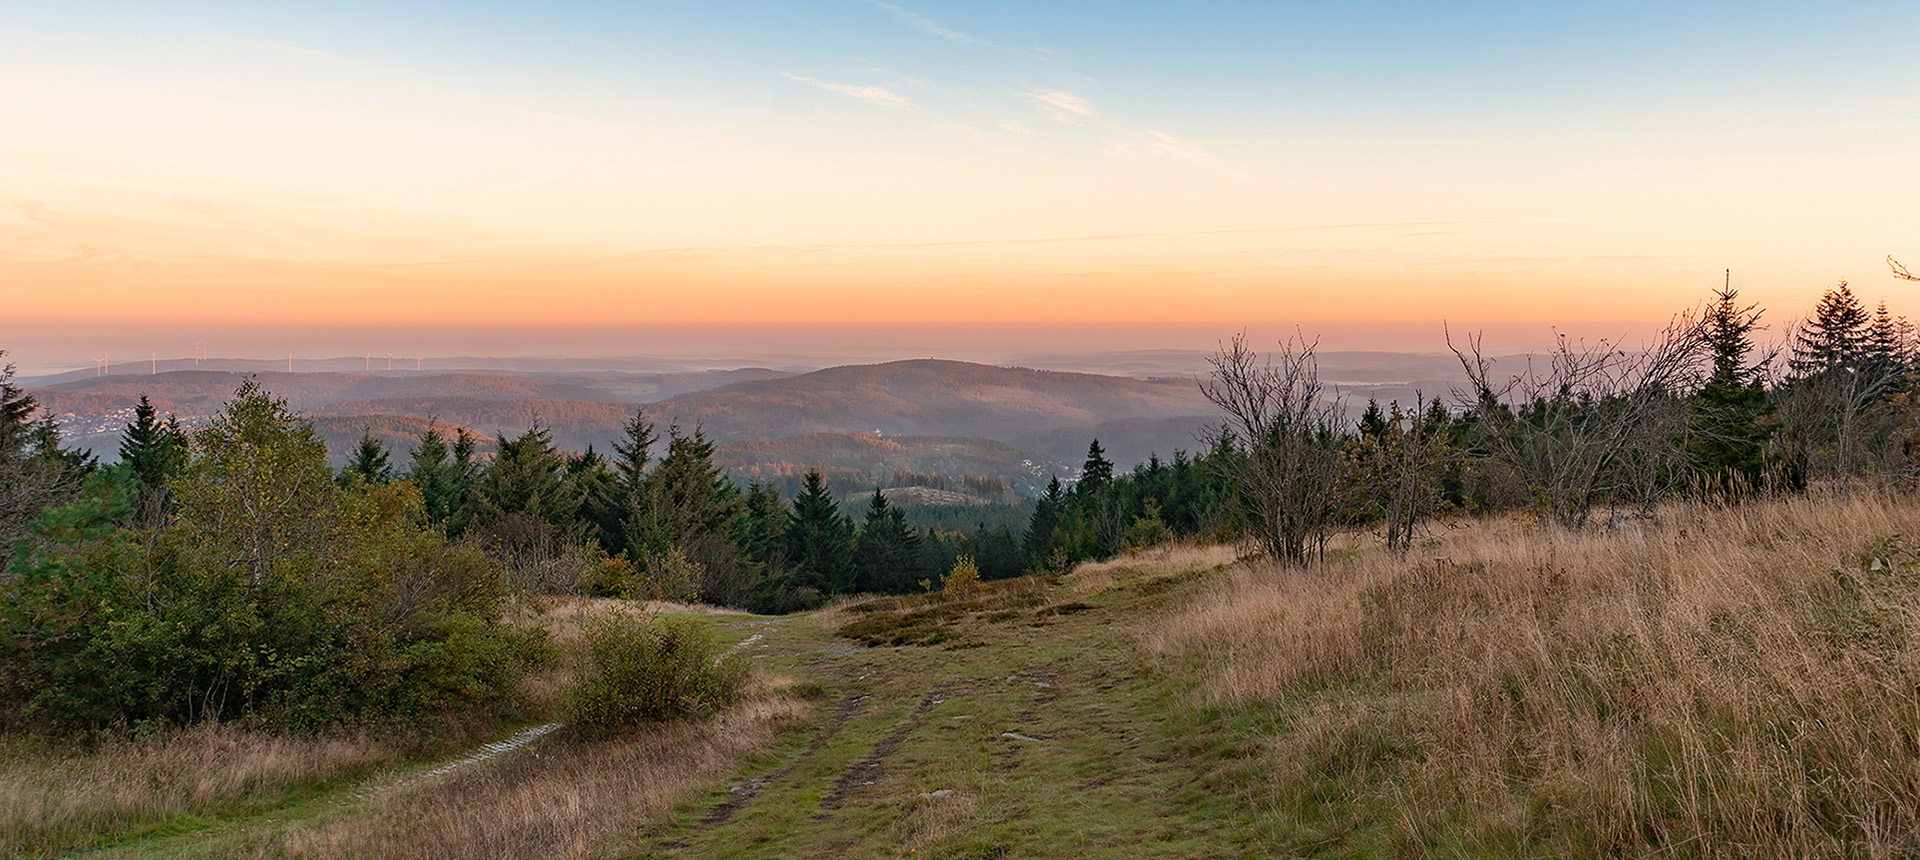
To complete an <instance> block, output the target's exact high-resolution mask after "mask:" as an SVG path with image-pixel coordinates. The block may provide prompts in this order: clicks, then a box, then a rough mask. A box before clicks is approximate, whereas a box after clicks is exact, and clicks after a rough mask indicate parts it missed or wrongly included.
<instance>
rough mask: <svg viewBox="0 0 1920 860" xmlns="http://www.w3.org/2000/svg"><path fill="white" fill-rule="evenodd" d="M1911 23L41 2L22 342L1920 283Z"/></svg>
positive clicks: (484, 338)
mask: <svg viewBox="0 0 1920 860" xmlns="http://www.w3.org/2000/svg"><path fill="white" fill-rule="evenodd" d="M1336 5H1337V6H1338V7H1339V8H1337V9H1332V8H1327V7H1330V6H1336ZM1915 45H1920V7H1916V6H1914V5H1913V4H1894V3H1888V4H1820V5H1818V6H1817V7H1816V6H1815V5H1814V4H1767V3H1726V4H1688V5H1687V6H1686V8H1684V9H1681V10H1677V11H1676V10H1675V9H1672V8H1669V7H1668V6H1667V5H1665V4H1618V3H1607V4H1599V3H1595V4H1496V3H1459V4H1412V3H1405V4H1401V3H1378V4H1304V3H1302V4H1292V3H1232V2H1223V3H1212V4H1204V5H1194V4H1148V3H1127V4H1091V3H1019V4H1015V3H958V2H953V3H920V4H907V3H902V4H899V5H895V4H891V3H883V2H877V0H870V2H869V0H848V2H791V3H773V2H767V3H755V2H743V3H729V4H699V3H637V4H634V3H620V4H590V3H562V4H541V5H540V6H539V7H538V8H537V9H535V8H531V7H522V6H519V5H517V4H484V3H477V4H445V5H441V4H424V3H409V4H359V3H327V4H321V3H279V4H271V5H267V4H228V3H197V4H175V3H129V4H116V3H86V2H81V3H73V4H64V3H63V4H22V3H5V2H0V349H6V350H8V351H9V356H8V359H9V360H11V361H15V362H19V363H20V364H21V366H22V368H23V369H29V368H32V369H41V370H52V369H59V368H62V367H72V366H79V367H84V366H86V365H87V364H88V363H90V362H91V361H92V360H93V358H95V357H97V356H99V355H100V354H102V353H108V352H110V353H112V354H114V355H116V356H120V357H123V358H124V359H125V360H128V361H132V360H144V359H146V358H147V357H148V356H149V355H150V354H158V355H159V356H160V357H162V358H167V357H175V356H178V355H180V354H181V352H182V350H183V349H185V348H186V345H187V344H190V343H194V342H206V343H208V344H210V346H209V349H210V350H211V351H212V352H214V353H216V354H223V355H241V356H255V357H262V358H266V357H277V356H281V355H284V354H285V353H287V352H294V353H297V354H299V355H300V356H303V357H307V356H312V357H321V356H329V355H348V354H352V355H358V354H360V353H361V352H363V351H368V350H371V351H376V352H379V351H392V352H397V353H404V354H407V355H413V354H416V353H420V352H424V353H425V354H427V355H435V354H442V355H452V354H465V355H483V354H506V353H516V352H524V353H543V354H580V355H611V354H648V353H657V352H671V351H681V352H685V351H701V350H704V351H706V352H710V353H711V352H731V353H737V354H740V355H743V356H746V355H751V354H756V353H766V354H771V353H782V354H807V353H816V354H823V355H834V354H839V353H836V350H842V351H844V349H845V347H846V345H847V344H848V343H850V342H863V343H866V344H868V345H869V347H870V349H869V351H870V352H871V351H876V350H877V351H878V352H879V353H885V352H887V351H890V350H891V351H894V352H898V353H900V354H902V355H906V354H915V353H923V352H928V351H933V352H941V353H946V354H952V355H955V356H956V357H969V358H987V359H991V358H992V357H993V356H994V355H995V354H1004V353H1012V352H1017V351H1019V350H1021V349H1023V348H1024V349H1031V348H1037V347H1040V346H1058V347H1063V348H1089V349H1090V348H1100V349H1125V348H1159V347H1177V348H1206V347H1210V346H1212V345H1213V344H1214V343H1215V342H1217V340H1218V339H1219V338H1221V337H1224V336H1227V335H1229V334H1231V333H1232V332H1234V331H1237V330H1239V329H1241V328H1247V329H1250V330H1252V331H1253V332H1255V333H1256V334H1262V335H1264V334H1272V335H1275V336H1278V335H1280V334H1283V333H1287V332H1292V331H1294V330H1296V327H1297V328H1298V330H1300V331H1303V332H1305V333H1307V334H1309V335H1319V336H1321V337H1322V343H1323V347H1325V348H1336V349H1392V350H1401V351H1414V352H1434V351H1439V350H1441V349H1444V342H1443V340H1442V336H1441V324H1442V321H1445V322H1446V323H1447V324H1448V325H1450V326H1452V327H1453V328H1454V329H1455V330H1456V331H1457V330H1460V329H1463V328H1473V329H1484V330H1486V331H1488V332H1489V333H1490V335H1491V336H1492V337H1490V345H1492V346H1494V347H1496V348H1499V347H1503V346H1511V347H1513V348H1527V347H1530V346H1533V345H1537V344H1538V343H1539V342H1541V341H1542V340H1544V338H1545V337H1546V336H1547V333H1548V331H1549V329H1550V327H1553V326H1558V327H1559V328H1560V329H1561V330H1565V331H1571V332H1576V333H1580V334H1584V335H1591V336H1614V335H1620V334H1623V333H1643V332H1645V331H1648V330H1650V329H1651V328H1653V327H1655V326H1657V325H1658V324H1659V323H1660V322H1662V321H1663V320H1665V319H1666V318H1667V317H1668V316H1669V315H1670V314H1672V313H1673V312H1675V311H1678V310H1681V309H1683V308H1685V307H1687V306H1689V305H1695V304H1698V303H1699V302H1701V301H1702V300H1704V299H1705V298H1707V296H1708V295H1709V291H1710V290H1711V289H1712V288H1714V287H1717V286H1719V284H1720V283H1721V278H1722V272H1723V270H1725V269H1728V268H1731V269H1732V270H1733V276H1734V285H1735V286H1736V287H1738V288H1740V289H1741V291H1742V296H1743V298H1746V299H1748V300H1751V301H1756V302H1758V303H1760V304H1761V305H1763V306H1765V307H1766V308H1768V310H1769V319H1770V320H1772V321H1774V322H1776V323H1779V322H1783V321H1784V320H1786V319H1788V318H1790V317H1792V316H1796V315H1798V314H1801V313H1804V312H1805V311H1806V310H1807V309H1809V308H1811V307H1812V305H1813V303H1814V301H1815V300H1816V299H1817V298H1818V296H1819V293H1820V291H1821V290H1822V289H1824V288H1825V287H1828V286H1831V285H1833V284H1834V283H1836V282H1837V281H1839V280H1840V279H1842V278H1846V279H1848V280H1850V281H1851V282H1852V283H1853V285H1854V287H1855V289H1856V291H1857V292H1859V293H1860V294H1861V295H1862V297H1863V298H1865V299H1866V300H1867V301H1868V302H1870V303H1871V302H1872V301H1875V300H1877V299H1881V298H1884V299H1885V300H1886V301H1887V302H1888V304H1889V306H1890V307H1891V308H1892V309H1893V310H1894V311H1895V312H1896V313H1903V314H1911V315H1915V316H1920V302H1914V301H1912V299H1913V295H1912V293H1913V285H1903V284H1902V283H1900V282H1896V281H1894V280H1893V279H1892V278H1891V277H1890V276H1889V275H1888V271H1887V267H1886V263H1885V257H1886V256H1887V255H1889V254H1891V255H1893V256H1895V257H1902V256H1904V257H1905V258H1907V259H1908V260H1909V262H1915V263H1920V229H1916V227H1920V49H1916V48H1915ZM1494 341H1498V342H1494ZM875 357H878V356H875Z"/></svg>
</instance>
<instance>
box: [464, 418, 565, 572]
mask: <svg viewBox="0 0 1920 860" xmlns="http://www.w3.org/2000/svg"><path fill="white" fill-rule="evenodd" d="M456 444H457V443H456ZM473 493H474V507H475V518H476V519H477V520H479V521H480V522H481V523H483V524H492V523H498V522H500V521H501V520H503V519H505V518H507V517H509V516H514V517H517V518H522V520H523V522H524V524H526V525H532V526H544V528H541V529H540V531H541V532H542V534H538V535H535V534H530V533H529V534H524V535H521V534H519V533H518V527H516V537H515V539H516V540H518V539H521V538H527V539H531V540H535V541H546V542H551V541H554V540H557V539H558V538H559V537H560V536H561V535H562V534H564V533H565V532H566V530H567V529H568V528H569V527H570V526H572V525H573V522H574V514H575V513H576V512H578V511H579V509H580V498H579V496H578V495H577V494H576V493H575V492H574V489H573V487H572V486H571V485H570V484H569V482H568V481H567V480H566V460H565V459H564V458H563V457H561V455H560V452H558V451H556V450H554V447H553V436H552V434H550V433H548V432H547V429H546V428H544V427H542V426H540V424H539V423H538V422H535V423H534V424H533V426H531V427H529V428H527V432H525V433H523V434H521V435H520V436H519V438H516V439H507V440H503V441H501V443H500V453H499V454H498V455H496V456H495V457H494V458H493V462H492V463H491V464H490V465H488V466H487V468H486V469H485V470H484V471H482V472H481V473H480V476H479V478H478V480H476V481H475V483H474V487H473Z"/></svg>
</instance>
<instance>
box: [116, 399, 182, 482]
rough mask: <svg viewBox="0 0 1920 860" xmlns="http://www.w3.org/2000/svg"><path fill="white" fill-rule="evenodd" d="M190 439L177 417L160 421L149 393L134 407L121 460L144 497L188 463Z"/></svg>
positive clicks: (121, 442)
mask: <svg viewBox="0 0 1920 860" xmlns="http://www.w3.org/2000/svg"><path fill="white" fill-rule="evenodd" d="M186 455H187V439H186V434H185V432H184V431H182V430H181V429H180V424H179V422H178V421H176V420H168V421H161V420H159V417H158V410H156V409H154V407H153V401H152V400H150V399H148V397H147V395H145V394H142V395H140V402H139V403H138V404H135V405H134V407H133V423H131V424H128V425H127V428H126V430H124V431H122V432H121V436H120V462H122V463H125V464H127V468H128V469H129V470H131V471H132V472H133V479H134V481H135V482H136V483H138V484H139V485H140V493H141V495H142V496H143V497H152V496H154V494H157V493H159V492H161V490H162V489H163V488H164V487H165V486H166V482H167V479H168V478H170V477H172V476H173V475H175V474H177V473H179V471H180V467H181V466H182V465H184V464H185V462H186Z"/></svg>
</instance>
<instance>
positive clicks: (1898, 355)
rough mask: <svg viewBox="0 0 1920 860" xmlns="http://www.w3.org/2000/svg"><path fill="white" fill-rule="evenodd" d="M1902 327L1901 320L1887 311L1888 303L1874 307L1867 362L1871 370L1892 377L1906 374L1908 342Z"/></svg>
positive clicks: (1868, 328)
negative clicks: (1906, 346) (1903, 335)
mask: <svg viewBox="0 0 1920 860" xmlns="http://www.w3.org/2000/svg"><path fill="white" fill-rule="evenodd" d="M1900 328H1901V326H1900V323H1899V321H1898V320H1895V319H1894V318H1893V314H1891V313H1888V312H1887V303H1886V302H1884V301H1883V302H1881V303H1880V305H1879V307H1877V308H1875V309H1874V312H1873V321H1872V322H1870V323H1868V324H1867V340H1866V361H1865V364H1866V366H1867V367H1868V369H1869V370H1870V371H1872V372H1874V373H1878V374H1881V375H1884V376H1891V377H1900V376H1904V375H1906V373H1907V366H1906V365H1907V362H1906V349H1905V345H1906V344H1905V341H1904V339H1903V338H1902V337H1901V331H1900Z"/></svg>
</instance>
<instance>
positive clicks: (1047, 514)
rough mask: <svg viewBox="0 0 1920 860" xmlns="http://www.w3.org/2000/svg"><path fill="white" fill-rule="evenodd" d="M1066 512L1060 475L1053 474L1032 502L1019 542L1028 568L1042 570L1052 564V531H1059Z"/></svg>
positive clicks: (1065, 501) (1064, 494)
mask: <svg viewBox="0 0 1920 860" xmlns="http://www.w3.org/2000/svg"><path fill="white" fill-rule="evenodd" d="M1066 512H1067V494H1066V491H1065V490H1063V489H1061V487H1060V476H1059V475H1055V476H1053V480H1051V481H1048V482H1047V492H1046V493H1045V494H1044V495H1042V496H1041V497H1040V498H1039V499H1038V500H1037V501H1036V502H1034V505H1033V519H1031V520H1029V521H1028V522H1027V533H1026V535H1025V536H1024V537H1023V538H1022V540H1021V542H1020V548H1021V549H1022V550H1024V551H1025V552H1026V556H1027V567H1028V568H1030V569H1034V570H1044V569H1046V568H1048V567H1049V566H1051V565H1052V563H1053V559H1052V556H1053V544H1054V533H1055V532H1057V531H1059V529H1060V522H1061V520H1062V519H1063V518H1064V517H1065V516H1066Z"/></svg>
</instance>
